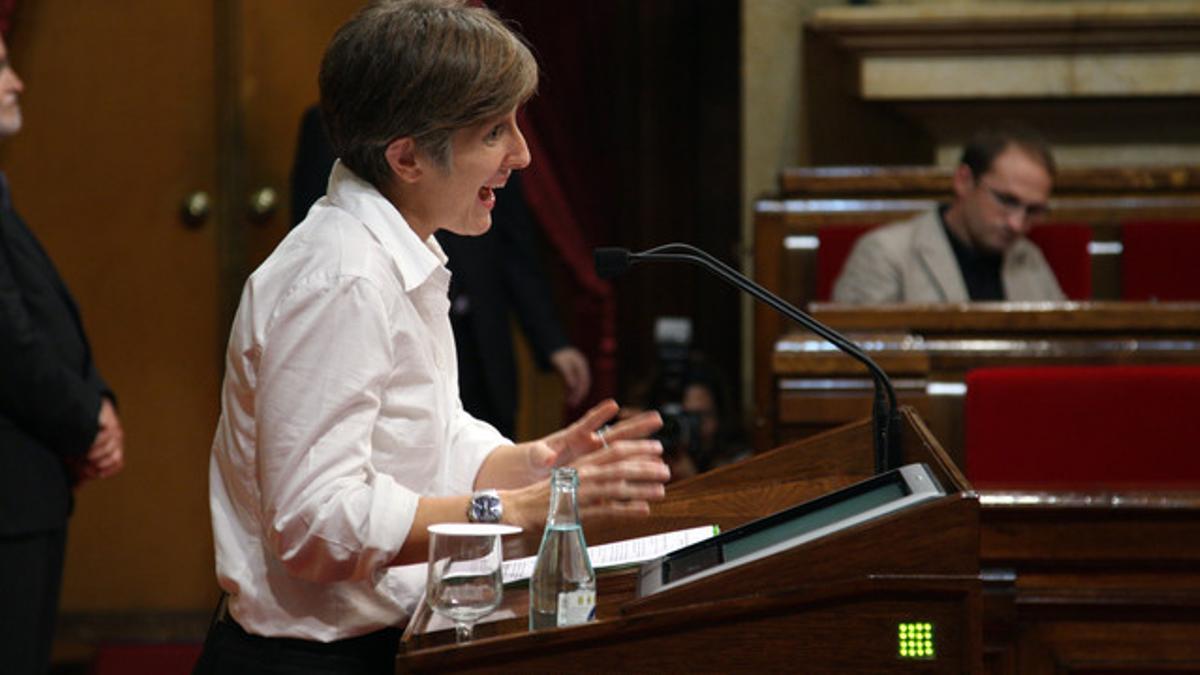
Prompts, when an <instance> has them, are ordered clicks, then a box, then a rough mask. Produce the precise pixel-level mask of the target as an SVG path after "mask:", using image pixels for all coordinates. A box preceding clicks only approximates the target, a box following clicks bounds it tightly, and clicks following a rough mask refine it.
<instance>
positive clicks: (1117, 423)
mask: <svg viewBox="0 0 1200 675" xmlns="http://www.w3.org/2000/svg"><path fill="white" fill-rule="evenodd" d="M1197 410H1200V367H1183V366H1181V367H1171V366H1158V367H1156V366H1086V367H1085V366H1080V367H1066V366H1064V367H1040V368H981V369H977V370H973V371H971V372H970V373H969V374H968V375H967V396H966V405H965V415H964V417H965V425H966V457H967V477H968V478H970V479H971V481H972V482H974V483H975V484H976V486H977V487H978V486H982V487H987V486H1006V487H1009V486H1036V487H1077V486H1085V485H1120V486H1131V487H1132V486H1176V487H1180V486H1183V485H1190V486H1197V485H1200V441H1198V440H1197V437H1196V432H1195V419H1196V411H1197Z"/></svg>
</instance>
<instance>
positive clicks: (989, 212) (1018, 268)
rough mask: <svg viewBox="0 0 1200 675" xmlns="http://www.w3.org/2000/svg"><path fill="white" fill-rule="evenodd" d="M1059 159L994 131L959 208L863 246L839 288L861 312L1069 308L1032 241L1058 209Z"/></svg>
mask: <svg viewBox="0 0 1200 675" xmlns="http://www.w3.org/2000/svg"><path fill="white" fill-rule="evenodd" d="M1053 178H1054V158H1053V157H1052V156H1051V154H1050V149H1049V148H1048V147H1047V145H1046V143H1045V142H1044V141H1043V140H1042V139H1041V138H1039V137H1037V136H1036V135H1034V134H1033V133H1031V132H1028V131H1024V130H1020V129H1004V130H992V131H985V132H981V133H979V134H977V135H976V136H974V137H973V138H972V139H971V140H970V142H968V143H967V145H966V147H965V148H963V154H962V160H961V162H960V163H959V165H958V168H957V169H956V170H955V172H954V200H953V201H952V202H951V203H950V204H948V205H946V204H943V205H942V206H940V207H939V208H938V209H937V210H936V211H930V212H928V213H922V214H920V215H918V216H915V217H913V218H910V219H909V220H905V221H903V222H899V223H892V224H890V225H886V226H884V227H880V228H877V229H875V230H872V231H871V232H869V233H867V234H865V235H863V236H862V237H861V238H860V239H859V240H858V242H857V243H856V244H855V246H854V249H853V251H851V253H850V257H849V258H847V259H846V265H845V267H844V268H843V269H842V273H841V275H840V276H839V277H838V279H837V282H836V283H835V285H834V288H833V300H834V301H835V302H846V303H854V304H870V303H892V302H909V303H934V302H964V301H967V300H1018V301H1020V300H1025V301H1031V300H1063V299H1065V296H1064V295H1063V292H1062V289H1061V288H1059V285H1058V280H1057V279H1055V277H1054V272H1053V271H1052V270H1051V269H1050V266H1049V265H1048V264H1047V263H1046V259H1045V258H1044V257H1043V256H1042V252H1041V251H1040V250H1039V249H1038V247H1037V245H1036V244H1034V243H1033V242H1031V241H1029V240H1028V239H1026V238H1025V235H1026V234H1028V233H1029V230H1030V228H1032V227H1033V225H1034V223H1036V222H1037V221H1038V220H1039V219H1040V218H1041V217H1043V216H1044V215H1045V214H1046V212H1047V209H1048V200H1049V198H1050V189H1051V186H1052V184H1053Z"/></svg>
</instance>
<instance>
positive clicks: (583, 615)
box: [558, 589, 596, 626]
mask: <svg viewBox="0 0 1200 675" xmlns="http://www.w3.org/2000/svg"><path fill="white" fill-rule="evenodd" d="M595 618H596V591H594V590H586V589H584V590H578V591H570V592H568V593H559V594H558V625H559V626H575V625H578V624H581V623H587V622H589V621H591V620H593V619H595Z"/></svg>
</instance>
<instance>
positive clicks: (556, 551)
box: [529, 467, 596, 630]
mask: <svg viewBox="0 0 1200 675" xmlns="http://www.w3.org/2000/svg"><path fill="white" fill-rule="evenodd" d="M578 487H579V475H578V474H577V473H576V472H575V469H571V468H566V467H564V468H559V469H555V470H554V473H553V475H552V476H551V478H550V511H549V513H548V514H547V516H546V532H545V533H544V534H543V535H542V545H541V547H540V548H538V556H537V562H536V563H535V564H534V567H533V576H532V577H530V579H529V628H530V629H531V630H536V629H538V628H553V627H555V626H573V625H576V624H580V623H587V622H588V621H592V620H594V619H595V618H596V572H595V571H594V570H593V569H592V561H591V559H590V558H589V557H588V552H587V543H586V542H584V540H583V527H582V526H581V525H580V524H579V506H578V504H577V503H576V500H575V492H576V489H577V488H578Z"/></svg>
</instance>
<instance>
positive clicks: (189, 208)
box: [179, 190, 212, 228]
mask: <svg viewBox="0 0 1200 675" xmlns="http://www.w3.org/2000/svg"><path fill="white" fill-rule="evenodd" d="M211 213H212V198H211V197H209V196H208V193H207V192H205V191H204V190H196V191H195V192H192V193H191V194H189V195H188V196H186V197H184V198H183V203H182V204H180V206H179V215H180V218H181V219H182V220H183V224H184V225H187V226H188V227H193V228H195V227H200V226H201V225H203V224H204V223H205V222H206V221H208V216H209V214H211Z"/></svg>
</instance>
